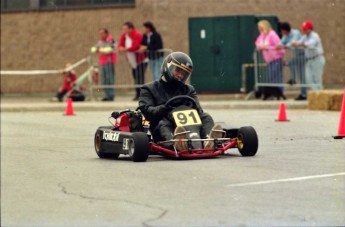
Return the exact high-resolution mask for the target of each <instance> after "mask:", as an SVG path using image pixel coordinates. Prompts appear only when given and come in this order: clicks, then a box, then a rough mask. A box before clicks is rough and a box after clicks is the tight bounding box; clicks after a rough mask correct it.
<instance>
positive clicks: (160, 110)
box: [157, 104, 173, 116]
mask: <svg viewBox="0 0 345 227" xmlns="http://www.w3.org/2000/svg"><path fill="white" fill-rule="evenodd" d="M172 109H173V108H172V107H171V106H168V105H165V104H162V105H159V106H158V110H157V112H158V113H159V114H160V115H161V116H164V115H166V114H168V113H169V112H170V111H171V110H172Z"/></svg>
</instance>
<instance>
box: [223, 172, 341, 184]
mask: <svg viewBox="0 0 345 227" xmlns="http://www.w3.org/2000/svg"><path fill="white" fill-rule="evenodd" d="M342 175H345V172H341V173H330V174H323V175H315V176H305V177H294V178H286V179H278V180H267V181H256V182H248V183H240V184H228V185H226V186H225V187H242V186H251V185H260V184H273V183H279V182H290V181H303V180H312V179H317V178H325V177H334V176H342Z"/></svg>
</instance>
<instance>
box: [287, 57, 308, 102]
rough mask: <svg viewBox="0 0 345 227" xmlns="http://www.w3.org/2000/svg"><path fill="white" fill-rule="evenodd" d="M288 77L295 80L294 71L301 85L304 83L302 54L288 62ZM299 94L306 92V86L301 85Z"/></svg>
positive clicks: (303, 59)
mask: <svg viewBox="0 0 345 227" xmlns="http://www.w3.org/2000/svg"><path fill="white" fill-rule="evenodd" d="M288 65H289V69H290V79H291V80H294V81H296V73H297V74H298V75H299V79H300V83H301V85H303V84H305V58H304V54H303V55H300V56H296V57H293V58H291V59H290V60H289V62H288ZM301 94H302V95H303V96H304V94H307V88H306V87H301Z"/></svg>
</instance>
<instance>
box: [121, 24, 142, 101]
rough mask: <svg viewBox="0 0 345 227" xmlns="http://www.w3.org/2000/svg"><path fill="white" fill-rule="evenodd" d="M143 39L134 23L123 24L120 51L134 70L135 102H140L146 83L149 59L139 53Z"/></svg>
mask: <svg viewBox="0 0 345 227" xmlns="http://www.w3.org/2000/svg"><path fill="white" fill-rule="evenodd" d="M142 38H143V36H142V34H141V33H140V32H139V31H137V30H136V29H135V28H134V25H133V23H132V22H126V23H124V24H123V33H122V34H121V37H120V40H119V45H118V49H119V51H120V52H125V53H126V56H127V60H128V62H129V64H130V65H131V68H132V75H133V79H134V84H135V85H136V89H135V92H136V94H135V96H134V98H133V100H138V98H139V95H140V86H141V85H143V84H144V83H145V71H146V68H147V58H146V56H145V54H144V53H140V52H139V48H140V44H141V41H142Z"/></svg>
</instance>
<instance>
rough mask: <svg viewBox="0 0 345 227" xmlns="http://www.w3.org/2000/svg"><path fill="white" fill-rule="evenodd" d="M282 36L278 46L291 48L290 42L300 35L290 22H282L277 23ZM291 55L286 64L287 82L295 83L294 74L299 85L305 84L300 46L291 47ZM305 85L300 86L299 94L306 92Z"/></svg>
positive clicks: (303, 60) (298, 38)
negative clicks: (287, 70)
mask: <svg viewBox="0 0 345 227" xmlns="http://www.w3.org/2000/svg"><path fill="white" fill-rule="evenodd" d="M279 27H280V30H281V32H282V34H283V37H282V39H281V41H280V46H278V47H277V49H280V48H292V43H294V42H297V41H298V40H300V39H301V37H302V35H301V33H300V32H299V31H298V30H297V29H292V28H291V26H290V24H289V23H287V22H283V23H281V24H280V25H279ZM291 51H292V57H291V58H290V59H289V60H288V66H289V69H290V80H289V81H288V82H287V83H289V84H290V85H293V84H295V83H296V74H298V76H299V78H300V83H301V85H303V84H305V57H304V50H303V49H302V48H293V49H291ZM306 92H307V90H306V87H301V94H306Z"/></svg>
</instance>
